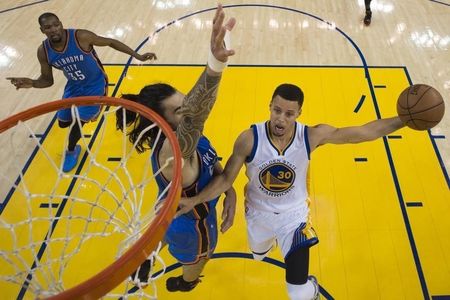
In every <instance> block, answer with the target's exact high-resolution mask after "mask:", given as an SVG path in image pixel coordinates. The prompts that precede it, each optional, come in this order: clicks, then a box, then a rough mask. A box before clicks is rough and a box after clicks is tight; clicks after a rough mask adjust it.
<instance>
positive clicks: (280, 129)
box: [275, 125, 284, 133]
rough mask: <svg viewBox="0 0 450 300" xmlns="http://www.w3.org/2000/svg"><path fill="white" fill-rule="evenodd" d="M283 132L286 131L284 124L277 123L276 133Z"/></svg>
mask: <svg viewBox="0 0 450 300" xmlns="http://www.w3.org/2000/svg"><path fill="white" fill-rule="evenodd" d="M283 132H284V127H283V126H278V125H275V133H283Z"/></svg>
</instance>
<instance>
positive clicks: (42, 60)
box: [6, 45, 53, 90]
mask: <svg viewBox="0 0 450 300" xmlns="http://www.w3.org/2000/svg"><path fill="white" fill-rule="evenodd" d="M37 57H38V60H39V64H40V65H41V75H40V76H39V78H38V79H31V78H27V77H7V78H6V79H8V80H9V81H11V83H12V84H13V85H14V86H15V87H16V89H17V90H18V89H23V88H32V87H34V88H46V87H49V86H52V85H53V71H52V67H51V66H50V65H49V64H48V61H47V56H46V54H45V50H44V47H43V46H42V45H41V46H40V47H39V48H38V52H37Z"/></svg>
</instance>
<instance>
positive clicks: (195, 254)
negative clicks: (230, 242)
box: [152, 136, 219, 264]
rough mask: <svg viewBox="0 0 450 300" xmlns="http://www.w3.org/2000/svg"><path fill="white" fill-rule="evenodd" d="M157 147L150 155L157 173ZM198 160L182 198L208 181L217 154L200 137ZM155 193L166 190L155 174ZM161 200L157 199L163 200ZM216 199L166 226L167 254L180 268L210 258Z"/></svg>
mask: <svg viewBox="0 0 450 300" xmlns="http://www.w3.org/2000/svg"><path fill="white" fill-rule="evenodd" d="M160 149H161V147H160V146H156V147H155V149H154V152H153V155H152V167H153V171H154V172H156V171H157V170H159V169H160V165H159V162H158V156H159V151H160ZM197 156H198V160H199V176H198V178H197V180H196V182H194V183H193V184H191V185H190V186H189V187H185V188H183V191H182V196H183V197H190V196H194V195H196V194H198V193H199V192H200V191H201V190H202V189H203V188H204V187H205V186H206V185H207V184H208V183H209V182H210V181H211V179H212V177H213V172H214V165H215V163H216V162H217V160H218V158H217V153H216V151H215V150H214V148H213V147H212V146H211V144H210V142H209V140H208V139H207V138H206V137H204V136H202V137H201V138H200V140H199V142H198V145H197ZM156 182H157V184H158V188H159V193H162V192H163V191H164V189H165V188H166V187H167V184H168V180H167V179H166V178H165V177H164V175H163V174H162V172H161V173H159V174H158V175H157V176H156ZM163 198H164V197H161V199H163ZM218 199H219V198H218V197H217V198H215V199H213V200H211V201H208V202H206V203H201V204H198V205H196V206H195V207H194V209H193V210H191V211H190V212H188V213H186V214H184V215H181V216H179V217H178V218H176V219H174V220H173V221H172V223H171V224H170V225H169V228H168V229H167V232H166V235H165V238H164V239H165V241H166V242H167V244H168V245H169V252H170V253H171V254H172V255H173V256H174V257H175V258H176V259H177V260H178V261H179V262H181V263H183V264H193V263H196V262H197V261H198V260H199V259H200V258H201V257H210V256H211V255H212V253H213V252H214V249H215V247H216V245H217V216H216V208H215V207H216V204H217V201H218Z"/></svg>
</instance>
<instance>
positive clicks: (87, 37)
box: [77, 29, 157, 61]
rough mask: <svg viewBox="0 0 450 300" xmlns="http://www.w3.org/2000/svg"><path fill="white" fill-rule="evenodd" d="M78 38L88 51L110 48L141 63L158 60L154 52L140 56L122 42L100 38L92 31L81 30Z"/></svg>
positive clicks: (78, 32)
mask: <svg viewBox="0 0 450 300" xmlns="http://www.w3.org/2000/svg"><path fill="white" fill-rule="evenodd" d="M77 38H78V40H79V41H80V42H81V44H82V47H83V48H84V49H85V50H87V49H88V48H91V47H92V46H99V47H104V46H109V47H111V48H113V49H115V50H117V51H120V52H122V53H125V54H128V55H131V56H133V57H134V58H136V59H138V60H140V61H146V60H152V59H157V57H156V54H155V53H152V52H148V53H144V54H142V55H141V54H139V53H137V52H136V51H134V50H133V49H131V48H130V47H128V46H127V45H125V44H124V43H122V42H121V41H118V40H116V39H111V38H106V37H103V36H99V35H97V34H95V33H93V32H92V31H89V30H84V29H80V30H78V31H77Z"/></svg>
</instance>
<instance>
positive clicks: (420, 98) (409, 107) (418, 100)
mask: <svg viewBox="0 0 450 300" xmlns="http://www.w3.org/2000/svg"><path fill="white" fill-rule="evenodd" d="M429 90H431V86H430V87H429V88H428V89H427V90H426V91H425V92H423V94H422V95H421V96H420V97H419V99H417V101H416V103H415V104H414V105H413V106H409V103H408V102H406V103H407V104H408V110H409V109H411V108H414V106H416V105H417V104H418V103H419V102H420V100H422V97H423V96H424V95H425V94H426V93H428V91H429ZM408 96H409V93H408Z"/></svg>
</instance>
